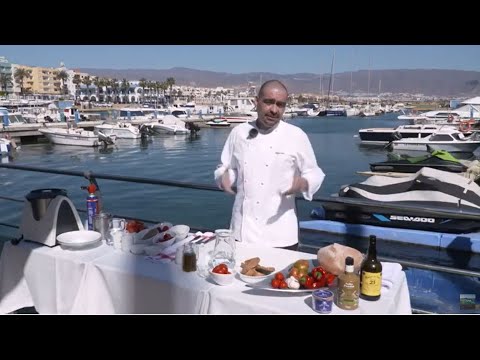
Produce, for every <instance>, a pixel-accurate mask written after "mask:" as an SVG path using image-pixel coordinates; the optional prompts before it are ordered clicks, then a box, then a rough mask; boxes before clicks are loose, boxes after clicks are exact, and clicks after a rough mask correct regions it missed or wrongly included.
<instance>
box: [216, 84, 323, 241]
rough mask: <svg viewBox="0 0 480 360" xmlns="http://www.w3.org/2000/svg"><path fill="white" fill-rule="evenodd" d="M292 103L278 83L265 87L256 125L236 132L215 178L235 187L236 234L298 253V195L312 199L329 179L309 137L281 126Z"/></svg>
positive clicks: (260, 95) (229, 187)
mask: <svg viewBox="0 0 480 360" xmlns="http://www.w3.org/2000/svg"><path fill="white" fill-rule="evenodd" d="M287 98H288V91H287V88H286V87H285V85H283V84H282V83H281V82H280V81H278V80H269V81H267V82H265V83H264V84H263V85H262V86H261V88H260V90H259V92H258V96H257V97H256V105H257V113H258V118H257V120H256V121H252V122H248V123H243V124H241V125H238V126H237V127H235V128H233V129H232V131H231V132H230V135H229V136H228V138H227V141H226V142H225V145H224V147H223V151H222V155H221V164H220V165H218V167H217V169H216V170H215V173H214V176H215V181H216V182H217V184H218V186H219V187H220V188H221V189H223V190H224V191H226V192H228V193H232V194H235V192H234V191H233V190H232V186H233V185H236V194H235V202H234V205H233V211H232V218H231V229H232V231H233V234H234V237H235V239H236V240H238V241H242V242H244V243H247V244H252V245H253V246H260V247H281V248H287V249H296V248H297V245H298V221H297V215H296V213H295V194H297V193H301V194H302V195H303V197H304V198H305V199H307V200H311V199H312V197H313V194H315V192H316V191H317V190H318V189H319V188H320V185H321V184H322V182H323V179H324V178H325V174H324V173H323V171H322V170H321V169H320V168H319V167H318V165H317V161H316V158H315V154H314V152H313V149H312V145H311V144H310V141H309V139H308V137H307V135H306V134H305V132H304V131H303V130H302V129H300V128H299V127H297V126H294V125H290V124H288V123H286V122H284V121H281V120H282V117H283V113H284V112H285V107H286V105H287Z"/></svg>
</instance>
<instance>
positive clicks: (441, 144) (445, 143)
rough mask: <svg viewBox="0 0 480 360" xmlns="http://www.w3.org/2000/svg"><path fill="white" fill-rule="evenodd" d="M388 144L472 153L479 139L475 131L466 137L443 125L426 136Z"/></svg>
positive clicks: (401, 148) (395, 146)
mask: <svg viewBox="0 0 480 360" xmlns="http://www.w3.org/2000/svg"><path fill="white" fill-rule="evenodd" d="M390 146H391V148H392V149H393V150H415V151H431V150H445V151H448V152H463V153H473V152H474V151H475V150H476V149H477V148H478V147H479V146H480V139H479V136H478V133H476V132H475V133H473V134H472V135H471V136H468V137H467V136H465V135H464V134H463V133H462V132H460V131H458V130H455V129H451V128H448V127H443V128H441V129H439V130H438V131H436V132H434V133H433V134H432V135H429V136H427V137H424V138H406V139H400V140H395V141H393V142H391V144H390Z"/></svg>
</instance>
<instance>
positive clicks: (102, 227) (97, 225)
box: [93, 212, 112, 245]
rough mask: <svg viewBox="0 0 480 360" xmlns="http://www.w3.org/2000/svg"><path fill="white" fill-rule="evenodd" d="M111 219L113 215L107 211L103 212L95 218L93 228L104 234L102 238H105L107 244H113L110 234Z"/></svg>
mask: <svg viewBox="0 0 480 360" xmlns="http://www.w3.org/2000/svg"><path fill="white" fill-rule="evenodd" d="M111 219H112V215H110V214H109V213H106V212H101V213H99V214H97V215H95V217H94V218H93V230H95V231H98V232H99V233H100V234H102V240H104V241H105V242H106V243H107V245H111V243H112V241H111V239H110V236H109V232H110V225H111V224H110V221H111Z"/></svg>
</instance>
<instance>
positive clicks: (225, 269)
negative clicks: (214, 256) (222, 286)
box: [212, 264, 228, 274]
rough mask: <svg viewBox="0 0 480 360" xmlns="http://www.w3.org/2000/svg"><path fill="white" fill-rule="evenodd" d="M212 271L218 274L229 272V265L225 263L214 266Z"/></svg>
mask: <svg viewBox="0 0 480 360" xmlns="http://www.w3.org/2000/svg"><path fill="white" fill-rule="evenodd" d="M212 272H214V273H216V274H228V267H227V265H225V264H219V265H217V266H215V267H214V268H213V270H212Z"/></svg>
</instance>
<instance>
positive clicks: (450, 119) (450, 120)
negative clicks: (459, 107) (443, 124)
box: [447, 114, 453, 123]
mask: <svg viewBox="0 0 480 360" xmlns="http://www.w3.org/2000/svg"><path fill="white" fill-rule="evenodd" d="M447 121H448V122H449V123H451V122H453V115H452V114H450V115H448V120H447Z"/></svg>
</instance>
